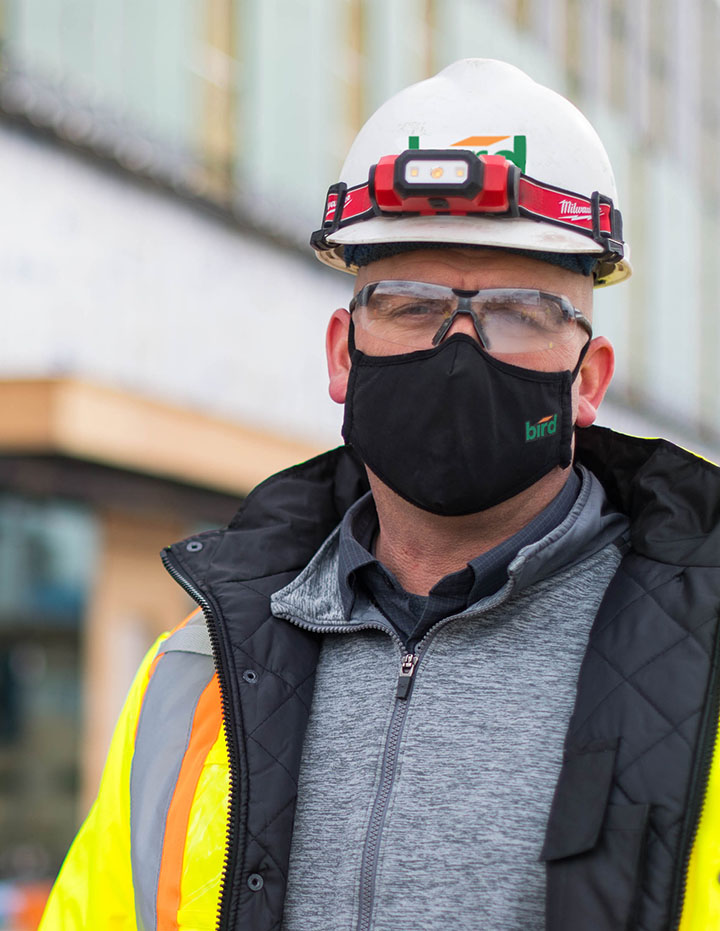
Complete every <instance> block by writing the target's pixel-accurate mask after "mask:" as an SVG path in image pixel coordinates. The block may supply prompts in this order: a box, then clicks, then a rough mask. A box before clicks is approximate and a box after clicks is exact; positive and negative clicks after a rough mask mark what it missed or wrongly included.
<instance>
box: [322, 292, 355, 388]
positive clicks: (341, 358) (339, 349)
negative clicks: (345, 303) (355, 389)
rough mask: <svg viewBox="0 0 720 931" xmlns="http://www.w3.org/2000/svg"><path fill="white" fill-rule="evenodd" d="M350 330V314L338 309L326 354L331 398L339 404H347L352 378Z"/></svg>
mask: <svg viewBox="0 0 720 931" xmlns="http://www.w3.org/2000/svg"><path fill="white" fill-rule="evenodd" d="M349 330H350V314H349V313H348V312H347V311H346V310H344V309H343V308H342V307H341V308H338V310H336V311H335V312H334V313H333V315H332V317H330V322H329V323H328V328H327V335H326V337H325V353H326V355H327V365H328V374H329V376H330V388H329V390H330V397H331V398H332V399H333V401H335V402H336V403H337V404H344V403H345V395H346V394H347V383H348V377H349V376H350V351H349V350H348V332H349Z"/></svg>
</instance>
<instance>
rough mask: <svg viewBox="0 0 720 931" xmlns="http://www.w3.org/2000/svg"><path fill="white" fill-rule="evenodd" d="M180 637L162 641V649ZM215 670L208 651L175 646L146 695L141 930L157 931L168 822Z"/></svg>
mask: <svg viewBox="0 0 720 931" xmlns="http://www.w3.org/2000/svg"><path fill="white" fill-rule="evenodd" d="M186 629H187V628H182V629H181V630H180V631H178V633H183V632H184V631H185V630H186ZM194 629H197V628H194ZM176 636H177V634H173V636H172V637H170V638H169V639H168V640H166V641H165V643H163V644H162V645H161V647H160V652H161V653H164V652H165V651H166V649H167V645H168V643H169V642H170V641H172V640H173V639H174V638H175V637H176ZM214 672H215V668H214V666H213V662H212V659H211V658H210V657H209V656H208V655H206V654H205V653H204V651H203V652H192V653H191V652H184V650H183V651H182V652H175V650H173V652H171V653H168V654H167V655H166V656H162V657H161V659H160V661H159V663H158V664H157V667H156V669H155V672H154V674H153V676H152V678H151V680H150V683H149V685H148V688H147V692H146V693H145V698H144V700H143V706H142V710H141V712H140V717H139V719H138V728H137V737H136V740H135V753H134V755H133V762H132V769H131V772H130V843H131V857H132V872H133V885H134V887H135V911H136V917H137V925H138V929H139V931H156V929H157V887H158V878H159V875H160V861H161V858H162V849H163V841H164V837H165V821H166V818H167V813H168V809H169V807H170V802H171V801H172V797H173V792H174V791H175V784H176V783H177V779H178V775H179V773H180V767H181V765H182V761H183V757H184V756H185V752H186V750H187V746H188V742H189V740H190V732H191V730H192V721H193V716H194V714H195V708H196V707H197V703H198V700H199V699H200V696H201V695H202V693H203V690H204V689H205V687H206V686H207V685H208V683H209V682H210V680H211V679H212V677H213V674H214Z"/></svg>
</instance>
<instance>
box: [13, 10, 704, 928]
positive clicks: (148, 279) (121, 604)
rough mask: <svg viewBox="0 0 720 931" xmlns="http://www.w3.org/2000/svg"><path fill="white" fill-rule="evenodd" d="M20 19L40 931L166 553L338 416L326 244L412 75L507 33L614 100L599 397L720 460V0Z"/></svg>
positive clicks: (522, 48)
mask: <svg viewBox="0 0 720 931" xmlns="http://www.w3.org/2000/svg"><path fill="white" fill-rule="evenodd" d="M0 41H1V43H2V44H1V46H0V178H1V179H2V180H1V183H0V207H1V208H2V209H1V213H0V216H1V217H2V222H1V223H0V283H1V284H0V287H1V289H2V290H1V292H0V293H2V296H3V308H4V332H3V338H2V339H0V405H1V407H0V409H1V410H2V417H0V927H3V921H5V926H6V927H13V928H18V929H19V928H21V927H33V921H34V919H33V913H34V912H33V910H34V909H36V908H37V905H36V903H35V904H34V902H35V900H34V899H33V895H35V897H36V898H37V897H38V896H40V897H41V896H42V883H43V882H44V881H47V880H48V879H49V878H51V877H52V876H53V875H54V874H55V872H56V871H57V869H58V867H59V865H60V862H61V859H62V856H63V853H64V851H65V849H66V847H67V845H68V843H69V841H70V839H71V837H72V835H73V833H74V830H75V829H76V827H77V824H78V822H79V820H80V819H81V818H82V816H83V815H84V813H85V811H86V810H87V805H88V803H89V800H90V799H91V797H92V793H93V791H94V789H95V786H96V784H97V779H98V775H99V770H100V767H101V765H102V759H103V757H104V754H105V750H106V748H107V743H108V740H109V735H110V732H111V729H112V722H113V720H114V718H115V716H116V714H117V711H118V709H119V706H120V703H121V702H122V698H123V695H124V693H125V691H126V689H127V687H128V685H129V682H130V679H131V677H132V674H133V671H134V669H135V667H136V665H137V663H138V661H139V659H140V657H141V656H142V654H143V652H144V651H145V649H146V648H147V647H148V646H149V644H150V643H151V642H152V639H153V638H154V637H155V636H156V635H157V633H159V632H160V631H161V630H163V629H166V628H167V627H168V626H172V625H174V624H175V623H177V622H178V621H179V620H180V619H181V618H182V616H183V612H184V611H185V610H186V609H187V607H188V605H187V603H186V601H185V599H184V596H183V595H182V593H180V591H179V589H178V590H176V587H175V586H174V585H173V583H171V582H170V581H169V579H166V578H165V577H164V574H163V570H162V568H161V567H160V563H159V560H158V559H157V556H156V553H157V550H159V549H160V547H161V546H162V545H163V544H164V543H167V542H170V541H171V540H173V539H175V538H178V537H180V536H182V535H184V534H185V533H187V532H189V531H191V530H193V529H196V528H197V527H198V526H204V525H209V524H213V523H224V522H226V521H227V520H228V519H229V517H230V515H231V514H232V512H233V510H234V508H235V507H236V506H237V503H238V501H239V500H241V498H242V496H243V495H244V494H245V493H246V492H247V491H248V490H249V489H250V487H252V485H253V484H255V483H256V482H257V481H259V480H261V479H262V478H263V477H265V476H266V475H268V474H270V473H271V472H272V471H274V470H275V469H277V468H280V467H282V466H284V465H286V464H290V463H292V462H294V461H298V460H300V459H302V458H306V457H307V456H309V455H311V454H313V453H314V452H315V451H320V450H321V449H323V448H326V447H328V446H331V445H336V443H337V442H338V441H339V424H340V412H339V410H337V409H336V408H335V406H334V405H333V404H332V403H331V402H330V401H329V399H328V398H327V392H326V386H325V369H324V353H323V333H324V326H325V321H326V319H327V317H328V316H329V313H330V311H331V310H332V309H334V308H335V307H337V306H341V305H344V304H345V303H346V301H347V298H348V294H349V291H350V289H351V285H352V282H351V279H350V278H349V277H346V276H343V275H341V274H336V273H334V272H332V271H330V270H328V269H326V268H324V267H323V266H321V265H320V264H319V263H318V262H316V261H315V259H314V258H313V257H312V255H311V252H310V250H309V248H308V247H307V245H306V243H307V238H308V235H309V231H310V230H312V229H314V228H315V227H316V226H317V225H318V222H319V219H320V214H321V210H322V206H323V203H324V197H325V192H326V189H327V186H328V184H329V183H331V182H332V181H335V180H337V177H338V174H339V169H340V165H341V163H342V159H343V157H344V154H345V152H346V150H347V147H348V146H349V144H350V141H351V140H352V137H353V136H354V134H355V133H356V131H357V129H358V128H359V127H360V125H361V124H362V122H363V121H364V120H365V119H366V117H367V116H369V115H370V113H371V112H372V111H373V110H374V108H375V107H376V106H377V105H379V104H380V103H381V102H382V101H383V100H384V99H386V98H387V97H388V96H389V95H390V94H392V93H393V92H394V91H396V90H398V89H400V88H401V87H403V86H405V85H407V84H408V83H411V82H413V81H416V80H420V79H422V78H423V77H426V76H428V75H430V74H432V73H434V72H435V71H437V70H438V69H440V68H441V67H443V66H444V65H446V64H448V63H450V62H451V61H453V60H455V59H457V58H460V57H466V56H479V57H496V58H502V59H505V60H508V61H510V62H513V63H514V64H517V65H519V66H520V67H522V68H523V69H524V70H526V71H528V72H529V73H530V74H531V75H532V76H533V77H535V78H536V79H537V80H540V81H542V82H543V83H547V84H550V85H551V86H553V87H554V88H556V89H557V90H559V91H561V92H562V93H564V94H566V95H567V96H568V97H569V98H570V99H572V100H573V101H574V102H575V103H577V104H578V105H579V106H580V107H581V109H582V110H583V111H584V112H585V113H586V114H587V115H588V116H589V117H590V119H591V120H592V122H593V123H594V124H595V126H596V127H597V129H598V130H599V132H600V134H601V136H602V137H603V139H604V141H605V143H606V146H607V148H608V151H609V153H610V156H611V160H612V162H613V164H614V166H615V171H616V175H617V180H618V187H619V190H620V197H621V207H622V210H623V214H624V216H625V218H626V224H627V225H626V231H627V235H628V238H629V240H630V242H631V244H632V258H633V263H634V267H635V274H634V276H633V278H632V279H631V281H630V282H629V284H627V285H625V286H623V287H620V288H611V289H608V290H606V291H603V292H600V293H598V307H599V309H598V312H597V314H596V317H597V323H598V329H599V331H601V332H604V333H606V334H607V335H608V336H610V337H611V339H612V340H613V342H614V343H615V346H616V349H617V353H618V370H617V377H616V380H615V384H614V387H613V391H612V394H611V397H610V399H609V401H608V403H607V406H606V408H605V410H604V411H603V412H602V422H604V423H608V424H610V425H612V426H616V427H618V428H620V429H628V430H629V431H630V432H636V433H641V434H644V435H657V434H658V433H662V434H665V435H668V436H670V437H671V438H673V439H675V440H677V441H679V442H681V443H682V444H683V445H686V446H690V447H692V448H694V449H695V450H696V451H698V452H700V453H702V454H703V455H706V456H708V457H710V458H714V459H717V458H718V457H719V456H720V366H719V365H718V357H719V355H720V315H719V314H718V311H717V306H716V305H717V295H716V284H715V280H716V267H717V263H718V259H719V258H720V257H719V256H718V244H719V243H720V235H719V234H720V229H719V224H720V220H719V219H718V218H719V217H720V210H718V207H719V201H720V61H719V58H720V56H718V54H717V50H718V48H720V4H719V3H718V0H0ZM37 883H40V890H41V891H40V892H39V893H38V892H37V891H36V889H37V886H36V884H37ZM11 915H13V916H14V917H12V918H11V917H10V916H11ZM3 916H4V917H3Z"/></svg>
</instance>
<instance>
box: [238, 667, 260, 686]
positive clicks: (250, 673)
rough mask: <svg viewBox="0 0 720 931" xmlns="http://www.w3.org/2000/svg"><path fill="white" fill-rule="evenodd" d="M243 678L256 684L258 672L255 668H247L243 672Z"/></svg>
mask: <svg viewBox="0 0 720 931" xmlns="http://www.w3.org/2000/svg"><path fill="white" fill-rule="evenodd" d="M242 677H243V679H244V680H245V681H246V682H248V683H249V684H250V685H255V683H256V682H257V680H258V674H257V673H256V672H255V670H254V669H246V670H245V672H244V673H243V674H242Z"/></svg>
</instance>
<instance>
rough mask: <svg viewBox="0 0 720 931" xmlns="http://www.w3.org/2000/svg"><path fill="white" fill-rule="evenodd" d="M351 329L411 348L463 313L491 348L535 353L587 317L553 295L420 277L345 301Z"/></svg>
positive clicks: (437, 337) (427, 343)
mask: <svg viewBox="0 0 720 931" xmlns="http://www.w3.org/2000/svg"><path fill="white" fill-rule="evenodd" d="M349 309H350V312H351V313H352V314H353V320H354V322H355V326H356V328H359V329H362V330H365V331H367V332H368V333H371V334H372V335H373V336H375V337H377V338H379V339H382V340H386V341H388V342H391V343H397V344H398V345H400V346H406V347H408V348H411V349H428V348H431V347H432V346H435V345H438V344H439V343H440V341H441V340H442V339H443V338H444V337H445V335H446V334H447V333H448V332H449V331H450V328H451V327H452V324H453V323H454V321H455V320H456V319H458V318H459V317H461V315H463V314H467V315H469V316H470V318H471V319H472V321H473V325H474V327H475V331H476V332H477V335H478V338H479V339H480V341H481V342H482V344H483V345H484V346H485V348H486V349H488V350H489V351H491V352H498V353H505V352H508V353H511V352H518V353H519V352H536V351H538V350H545V349H553V348H555V347H558V346H559V345H561V344H564V343H567V342H569V341H570V340H571V339H572V338H573V336H574V335H575V334H576V333H577V328H578V327H581V328H582V329H583V330H584V331H585V332H586V333H588V334H590V335H592V328H591V326H590V322H589V320H588V319H587V318H586V317H584V316H583V314H581V313H580V311H579V310H577V309H576V308H575V307H573V305H572V304H571V303H570V301H569V300H568V299H567V298H566V297H563V296H562V295H559V294H549V293H547V292H545V291H534V290H530V289H526V288H493V289H489V290H482V291H462V290H460V289H457V288H448V287H445V286H443V285H435V284H427V283H426V282H422V281H377V282H373V283H371V284H368V285H365V287H364V288H363V289H362V290H361V291H359V292H358V293H357V294H356V295H355V297H354V298H353V300H352V301H351V303H350V308H349Z"/></svg>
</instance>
